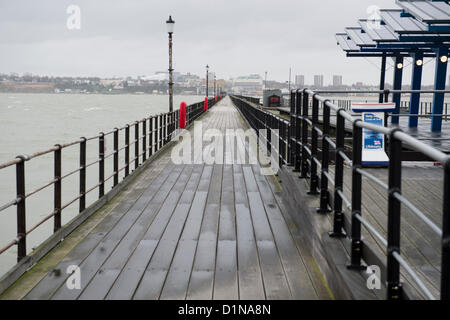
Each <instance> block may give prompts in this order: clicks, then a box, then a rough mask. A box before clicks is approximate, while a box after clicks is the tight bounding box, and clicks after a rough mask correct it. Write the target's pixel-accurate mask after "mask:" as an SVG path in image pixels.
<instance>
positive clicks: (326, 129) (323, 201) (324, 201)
mask: <svg viewBox="0 0 450 320" xmlns="http://www.w3.org/2000/svg"><path fill="white" fill-rule="evenodd" d="M328 101H329V100H325V101H324V102H323V136H322V170H321V177H320V208H319V209H318V210H317V212H318V213H327V212H330V210H329V209H328V198H329V197H328V178H327V177H326V175H327V174H328V164H329V162H330V155H329V152H330V146H329V144H328V140H327V139H328V138H329V134H330V107H329V106H327V102H328Z"/></svg>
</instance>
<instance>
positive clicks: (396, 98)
mask: <svg viewBox="0 0 450 320" xmlns="http://www.w3.org/2000/svg"><path fill="white" fill-rule="evenodd" d="M394 62H395V65H394V81H393V82H394V84H393V89H394V90H401V89H402V78H403V57H401V56H397V57H395V58H394ZM401 97H402V95H401V93H394V94H393V95H392V102H394V103H395V110H394V112H393V114H399V113H400V100H401ZM391 119H392V120H391V123H398V120H399V119H398V116H393V117H392V118H391Z"/></svg>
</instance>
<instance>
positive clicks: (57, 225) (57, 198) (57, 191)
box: [53, 145, 61, 232]
mask: <svg viewBox="0 0 450 320" xmlns="http://www.w3.org/2000/svg"><path fill="white" fill-rule="evenodd" d="M56 147H58V149H56V150H55V153H54V156H55V163H54V164H55V167H54V178H55V184H54V185H53V187H54V190H53V191H54V192H53V195H54V199H53V200H54V211H55V215H54V224H53V232H56V231H58V230H59V229H61V146H60V145H56Z"/></svg>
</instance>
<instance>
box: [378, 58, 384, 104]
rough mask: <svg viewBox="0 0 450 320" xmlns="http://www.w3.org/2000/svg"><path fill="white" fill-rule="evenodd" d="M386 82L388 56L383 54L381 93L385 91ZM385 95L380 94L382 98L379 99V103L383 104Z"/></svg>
mask: <svg viewBox="0 0 450 320" xmlns="http://www.w3.org/2000/svg"><path fill="white" fill-rule="evenodd" d="M385 80H386V55H385V54H383V56H382V57H381V76H380V91H381V90H384V83H385ZM383 98H384V97H383V94H382V93H380V96H379V98H378V102H379V103H382V102H383Z"/></svg>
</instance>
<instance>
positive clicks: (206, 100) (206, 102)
mask: <svg viewBox="0 0 450 320" xmlns="http://www.w3.org/2000/svg"><path fill="white" fill-rule="evenodd" d="M204 106H205V109H204V110H205V111H206V110H208V97H205V105H204Z"/></svg>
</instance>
